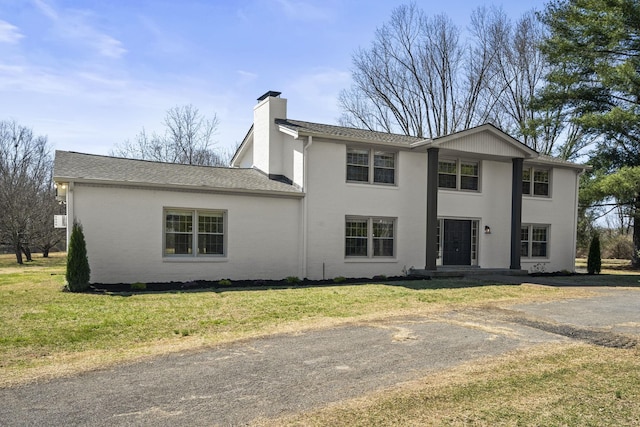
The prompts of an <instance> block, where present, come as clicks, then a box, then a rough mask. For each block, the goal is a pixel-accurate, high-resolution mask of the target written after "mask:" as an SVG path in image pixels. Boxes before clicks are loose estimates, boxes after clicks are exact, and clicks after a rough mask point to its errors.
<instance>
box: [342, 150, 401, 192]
mask: <svg viewBox="0 0 640 427" xmlns="http://www.w3.org/2000/svg"><path fill="white" fill-rule="evenodd" d="M371 165H373V168H372V167H371ZM395 178H396V154H395V153H392V152H387V151H376V150H368V149H357V148H347V181H349V182H367V183H373V184H395V181H396V179H395Z"/></svg>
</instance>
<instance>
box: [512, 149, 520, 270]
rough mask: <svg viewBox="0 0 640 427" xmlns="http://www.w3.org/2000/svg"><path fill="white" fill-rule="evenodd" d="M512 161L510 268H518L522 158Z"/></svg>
mask: <svg viewBox="0 0 640 427" xmlns="http://www.w3.org/2000/svg"><path fill="white" fill-rule="evenodd" d="M512 161H513V172H512V175H511V265H510V267H509V268H510V269H512V270H520V243H521V240H520V239H521V236H520V231H521V228H522V163H523V159H521V158H516V159H512Z"/></svg>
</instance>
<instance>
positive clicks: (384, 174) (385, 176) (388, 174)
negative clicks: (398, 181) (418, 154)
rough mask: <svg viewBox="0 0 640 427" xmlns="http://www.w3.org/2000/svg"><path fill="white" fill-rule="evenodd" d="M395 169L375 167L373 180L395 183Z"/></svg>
mask: <svg viewBox="0 0 640 427" xmlns="http://www.w3.org/2000/svg"><path fill="white" fill-rule="evenodd" d="M395 175H396V174H395V170H394V169H382V168H375V169H373V182H378V183H382V184H394V183H395Z"/></svg>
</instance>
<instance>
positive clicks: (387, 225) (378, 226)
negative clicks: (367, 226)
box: [373, 219, 393, 237]
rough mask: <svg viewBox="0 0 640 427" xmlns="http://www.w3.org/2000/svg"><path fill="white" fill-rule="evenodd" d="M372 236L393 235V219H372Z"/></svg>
mask: <svg viewBox="0 0 640 427" xmlns="http://www.w3.org/2000/svg"><path fill="white" fill-rule="evenodd" d="M373 237H393V221H391V220H387V219H374V220H373Z"/></svg>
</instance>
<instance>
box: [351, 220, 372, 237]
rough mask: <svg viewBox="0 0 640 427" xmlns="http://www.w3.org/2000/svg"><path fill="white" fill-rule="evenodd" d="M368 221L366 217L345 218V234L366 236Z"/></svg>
mask: <svg viewBox="0 0 640 427" xmlns="http://www.w3.org/2000/svg"><path fill="white" fill-rule="evenodd" d="M367 228H368V221H367V220H366V219H363V220H358V219H351V220H347V228H346V236H347V237H367V235H368V232H367Z"/></svg>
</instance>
